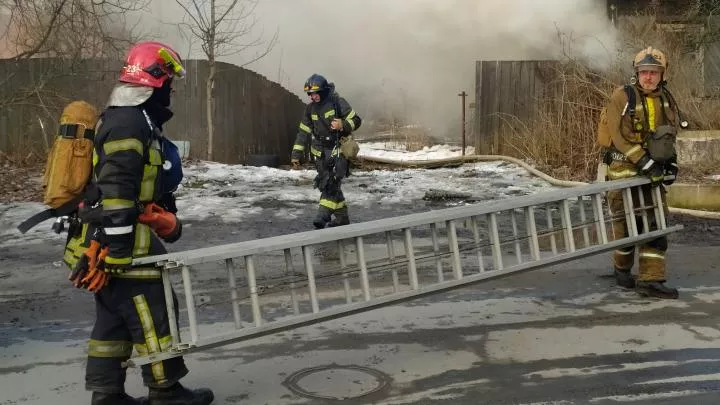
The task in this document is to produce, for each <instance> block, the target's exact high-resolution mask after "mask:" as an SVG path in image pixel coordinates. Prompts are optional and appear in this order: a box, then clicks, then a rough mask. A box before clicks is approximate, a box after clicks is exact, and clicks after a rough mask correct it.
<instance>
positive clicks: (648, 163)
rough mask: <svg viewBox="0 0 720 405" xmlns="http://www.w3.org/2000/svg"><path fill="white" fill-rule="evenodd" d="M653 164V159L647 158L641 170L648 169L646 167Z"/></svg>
mask: <svg viewBox="0 0 720 405" xmlns="http://www.w3.org/2000/svg"><path fill="white" fill-rule="evenodd" d="M654 164H655V161H654V160H652V159H650V160H648V162H647V163H645V166H643V168H642V169H643V170H648V169H649V168H650V166H652V165H654Z"/></svg>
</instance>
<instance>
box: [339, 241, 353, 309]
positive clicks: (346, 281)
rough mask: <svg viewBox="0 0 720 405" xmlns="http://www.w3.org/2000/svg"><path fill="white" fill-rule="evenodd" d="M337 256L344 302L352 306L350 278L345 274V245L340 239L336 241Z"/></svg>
mask: <svg viewBox="0 0 720 405" xmlns="http://www.w3.org/2000/svg"><path fill="white" fill-rule="evenodd" d="M337 246H338V254H339V255H340V271H342V278H343V287H344V288H345V302H347V303H348V304H352V294H351V291H350V278H349V277H348V274H347V260H345V245H344V244H343V241H342V239H340V240H338V241H337Z"/></svg>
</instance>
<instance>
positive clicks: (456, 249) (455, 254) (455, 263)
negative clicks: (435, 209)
mask: <svg viewBox="0 0 720 405" xmlns="http://www.w3.org/2000/svg"><path fill="white" fill-rule="evenodd" d="M445 227H446V228H447V234H448V246H449V247H450V252H451V253H452V268H453V275H454V277H455V280H460V279H461V278H462V276H463V271H462V264H461V263H460V246H459V245H458V237H457V227H456V226H455V221H453V220H450V221H447V223H446V225H445Z"/></svg>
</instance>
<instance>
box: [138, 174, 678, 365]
mask: <svg viewBox="0 0 720 405" xmlns="http://www.w3.org/2000/svg"><path fill="white" fill-rule="evenodd" d="M648 183H649V182H648V180H646V179H643V178H634V179H628V180H617V181H611V182H603V183H597V184H591V185H588V186H582V187H576V188H569V189H560V190H553V191H548V192H544V193H539V194H535V195H530V196H522V197H516V198H509V199H505V200H499V201H491V202H486V203H481V204H474V205H467V206H462V207H455V208H447V209H439V210H434V211H429V212H423V213H417V214H411V215H404V216H400V217H394V218H387V219H382V220H377V221H369V222H363V223H357V224H351V225H347V226H342V227H337V228H330V229H322V230H317V231H310V232H302V233H296V234H290V235H283V236H276V237H271V238H266V239H258V240H251V241H246V242H240V243H233V244H227V245H221V246H214V247H209V248H202V249H195V250H188V251H183V252H178V253H171V254H166V255H162V256H152V257H145V258H141V259H136V260H135V261H134V264H136V265H140V264H145V265H147V264H155V265H156V266H158V267H159V268H161V269H162V275H163V283H164V287H165V299H166V302H167V304H168V317H169V319H170V330H171V337H172V344H171V345H170V347H169V348H168V349H166V350H164V351H159V352H154V353H149V354H146V355H144V356H141V357H134V358H132V359H130V360H129V361H128V364H127V365H129V366H138V365H142V364H148V363H152V362H156V361H159V360H163V359H167V358H172V357H176V356H181V355H184V354H187V353H191V352H194V351H199V350H204V349H210V348H213V347H218V346H223V345H227V344H230V343H234V342H239V341H243V340H248V339H252V338H257V337H261V336H265V335H269V334H273V333H277V332H280V331H284V330H290V329H294V328H298V327H301V326H305V325H310V324H314V323H318V322H322V321H325V320H329V319H334V318H340V317H344V316H348V315H351V314H355V313H359V312H364V311H369V310H372V309H374V308H379V307H382V306H387V305H392V304H396V303H399V302H402V301H406V300H411V299H414V298H417V297H421V296H426V295H430V294H435V293H439V292H442V291H447V290H451V289H455V288H460V287H465V286H468V285H471V284H475V283H479V282H482V281H484V280H489V279H493V278H498V277H503V276H509V275H511V274H515V273H519V272H523V271H528V270H533V269H538V268H541V267H544V266H548V265H552V264H557V263H561V262H566V261H570V260H575V259H579V258H582V257H586V256H589V255H594V254H598V253H602V252H607V251H610V250H614V249H618V248H621V247H624V246H629V245H636V244H640V243H644V242H647V241H650V240H653V239H655V238H658V237H660V236H664V235H667V234H669V233H671V232H673V231H677V230H679V229H682V226H673V227H668V226H667V225H666V222H665V212H664V210H663V208H662V205H661V201H662V195H661V193H662V191H661V189H660V187H655V188H652V192H651V193H650V195H651V196H652V202H651V203H650V204H647V205H646V202H645V201H644V200H643V198H642V197H643V193H642V192H639V193H638V192H637V191H639V190H638V189H640V188H641V187H643V186H644V187H645V188H648V187H649V185H648ZM613 190H617V191H621V192H622V193H623V196H624V205H625V211H624V212H625V213H624V215H621V216H620V217H618V218H613V217H609V216H608V215H606V213H605V211H604V208H603V196H604V194H605V193H606V192H608V191H613ZM634 191H635V193H636V195H637V196H638V199H637V200H636V201H637V202H638V205H639V206H638V207H635V204H634V202H633V199H632V197H631V196H632V195H633V192H634ZM614 220H620V221H622V220H624V221H626V223H627V224H629V226H628V229H629V236H627V237H623V238H612V235H609V234H608V231H609V230H611V229H612V228H611V227H609V224H611V222H612V221H614ZM298 269H301V270H298ZM178 273H179V274H178ZM174 284H178V285H179V284H182V287H181V288H179V289H178V291H179V292H180V294H181V295H183V296H184V300H181V302H182V301H184V308H181V311H180V314H181V315H180V316H179V322H178V321H176V318H175V316H174V314H173V310H174V306H173V285H174Z"/></svg>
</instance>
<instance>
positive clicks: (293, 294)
mask: <svg viewBox="0 0 720 405" xmlns="http://www.w3.org/2000/svg"><path fill="white" fill-rule="evenodd" d="M284 252H285V271H286V273H287V274H289V275H290V277H292V278H291V280H292V281H290V300H291V301H292V307H293V314H295V315H298V314H299V313H300V303H299V302H298V296H297V286H296V284H295V272H294V271H292V272H291V269H292V268H293V265H292V254H291V253H290V249H285V251H284Z"/></svg>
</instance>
